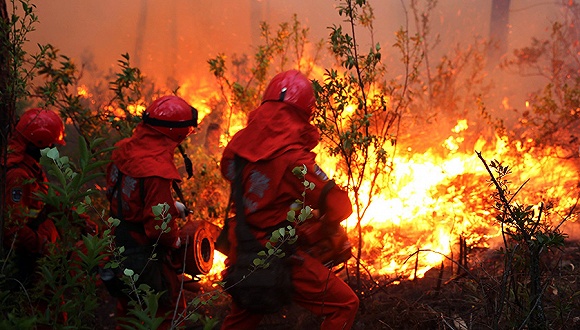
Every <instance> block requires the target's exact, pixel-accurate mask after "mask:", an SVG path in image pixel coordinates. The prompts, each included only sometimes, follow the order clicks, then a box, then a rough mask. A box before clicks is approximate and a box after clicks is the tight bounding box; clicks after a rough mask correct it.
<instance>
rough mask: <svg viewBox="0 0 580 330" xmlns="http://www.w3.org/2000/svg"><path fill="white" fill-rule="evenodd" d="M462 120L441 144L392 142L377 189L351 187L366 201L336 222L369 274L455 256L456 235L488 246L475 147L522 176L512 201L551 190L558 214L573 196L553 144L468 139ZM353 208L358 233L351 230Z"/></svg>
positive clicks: (483, 175) (415, 273)
mask: <svg viewBox="0 0 580 330" xmlns="http://www.w3.org/2000/svg"><path fill="white" fill-rule="evenodd" d="M349 109H350V108H347V110H346V111H349ZM350 111H354V110H352V109H350ZM238 126H239V127H243V125H242V124H240V125H238ZM468 128H469V125H468V120H466V119H460V120H457V123H456V125H455V126H454V127H453V128H452V129H451V130H450V134H449V136H448V137H447V138H445V139H444V140H443V141H442V142H441V144H440V146H442V147H443V148H431V149H428V150H427V151H425V152H423V153H414V152H413V148H412V147H410V146H409V147H404V146H403V147H402V148H401V149H400V150H406V152H399V153H398V154H396V156H395V157H393V158H392V164H389V165H390V166H392V168H394V170H393V171H392V172H389V169H388V168H385V171H384V174H383V175H381V176H380V178H379V180H380V182H379V185H380V186H381V187H382V189H381V191H380V193H379V194H375V195H373V196H370V197H369V189H370V187H369V184H368V183H367V185H364V186H362V187H361V190H360V191H359V194H358V196H354V195H351V199H352V201H356V200H358V202H359V205H361V207H364V205H367V204H368V203H369V202H370V206H369V208H368V209H367V210H366V211H364V214H358V215H357V212H356V211H355V212H354V213H353V214H352V215H351V217H349V218H348V219H346V220H345V221H344V222H343V225H344V226H345V227H346V228H347V231H348V233H349V238H350V240H351V243H352V244H353V246H354V248H355V249H354V251H353V252H354V254H355V255H357V254H358V253H359V252H360V256H361V258H360V260H361V264H362V265H363V267H364V268H365V269H366V270H367V271H368V272H370V273H371V274H373V276H381V277H387V278H395V279H404V278H410V279H412V278H415V277H417V278H421V277H423V276H425V274H426V273H427V272H428V271H429V270H430V269H432V268H433V267H439V266H440V265H441V263H442V262H443V261H444V260H445V259H446V258H454V257H455V258H456V259H457V258H458V257H459V256H458V250H459V247H458V242H459V240H460V239H463V240H465V242H466V244H467V245H468V246H470V247H478V246H479V247H490V246H491V245H492V244H493V243H492V240H493V238H496V237H499V235H500V234H501V228H500V226H499V224H498V223H497V222H496V220H495V218H494V214H493V207H492V202H491V200H490V196H491V193H492V190H493V186H491V185H490V183H489V179H490V176H489V173H488V172H487V169H486V167H485V165H484V164H483V162H482V161H481V159H479V158H478V156H477V154H476V152H475V151H480V152H481V153H482V156H483V157H484V159H485V160H486V161H487V162H488V163H489V161H490V160H492V159H497V160H501V162H502V163H503V164H506V165H509V166H510V168H512V172H513V174H512V175H511V176H510V180H512V181H513V182H514V183H520V184H521V183H523V182H525V181H526V180H528V179H529V182H528V183H527V185H526V187H525V188H524V189H523V190H522V191H521V192H520V193H519V194H518V196H519V198H520V201H519V202H520V203H527V204H536V203H538V202H539V201H544V202H546V201H545V198H546V197H548V198H550V197H552V198H553V200H552V201H550V203H552V202H554V205H553V206H552V207H553V213H555V214H565V213H566V210H567V209H569V208H570V207H572V206H573V205H574V204H575V203H576V201H577V200H576V196H575V195H573V196H571V195H570V192H572V191H576V183H577V182H578V179H579V175H578V172H577V170H576V168H575V167H574V164H573V163H572V162H567V161H563V160H562V159H555V158H553V157H550V156H549V154H550V153H552V152H553V150H536V149H529V150H528V149H526V148H525V146H524V145H523V144H521V143H520V144H515V147H514V146H513V144H510V143H509V140H508V139H507V137H505V136H495V137H494V138H493V139H490V138H486V137H483V136H481V137H479V138H478V139H477V140H476V141H475V142H472V145H471V147H470V146H467V145H466V143H467V142H466V141H467V140H466V138H465V137H464V136H463V134H465V133H467V131H468ZM462 150H463V151H462ZM316 152H317V154H318V158H317V161H318V163H319V165H320V166H321V168H323V169H325V170H327V171H328V172H327V174H328V175H329V177H331V178H334V180H335V181H336V182H337V183H339V184H340V183H343V184H344V183H346V182H347V178H346V177H343V176H341V174H340V173H339V172H338V171H336V169H337V168H339V167H338V166H337V164H339V159H336V158H333V157H331V156H329V155H326V154H325V153H324V148H323V146H318V147H317V149H316ZM355 197H356V198H355ZM359 215H361V216H362V218H361V221H360V226H361V237H360V240H359V237H358V230H356V224H357V216H359ZM359 242H360V243H361V244H360V245H359ZM359 250H360V251H359ZM223 259H224V256H223V255H219V254H217V255H216V260H214V267H213V269H212V272H211V274H209V276H212V275H216V276H217V275H219V273H220V272H221V271H222V269H223ZM355 262H356V261H355V259H354V258H353V259H351V260H350V263H351V264H354V263H355ZM218 278H219V277H218ZM393 283H398V280H394V281H393Z"/></svg>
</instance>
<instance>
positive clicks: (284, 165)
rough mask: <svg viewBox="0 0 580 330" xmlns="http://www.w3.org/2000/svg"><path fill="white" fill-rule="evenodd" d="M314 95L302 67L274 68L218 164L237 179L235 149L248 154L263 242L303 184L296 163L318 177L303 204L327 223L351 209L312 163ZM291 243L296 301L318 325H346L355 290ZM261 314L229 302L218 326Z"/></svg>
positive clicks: (255, 221) (249, 209)
mask: <svg viewBox="0 0 580 330" xmlns="http://www.w3.org/2000/svg"><path fill="white" fill-rule="evenodd" d="M314 103H315V99H314V91H313V87H312V84H311V82H310V81H309V80H308V79H307V78H306V77H305V76H304V75H303V74H302V73H300V72H299V71H296V70H290V71H286V72H283V73H280V74H278V75H276V76H275V77H274V78H273V79H272V80H271V82H270V83H269V85H268V86H267V88H266V91H265V92H264V95H263V98H262V104H261V106H260V107H258V108H257V109H255V110H254V111H252V112H251V113H250V115H249V119H248V124H247V127H246V128H244V129H242V130H241V131H239V132H238V133H237V134H235V135H234V137H233V138H232V140H231V142H230V143H229V144H228V145H227V146H226V148H225V150H224V153H223V157H222V161H221V171H222V174H223V176H224V177H225V178H226V179H227V180H229V181H230V182H232V181H233V180H234V173H235V170H234V157H235V155H238V156H240V157H242V158H244V159H246V160H247V161H248V163H247V165H246V166H245V168H244V170H243V172H242V173H243V174H242V181H243V182H244V205H245V209H244V212H245V214H246V222H247V223H248V224H249V226H250V228H252V232H253V234H254V235H255V236H256V238H257V239H258V240H261V241H262V242H265V241H266V240H267V237H268V236H269V235H270V234H271V233H272V230H273V229H275V228H279V227H281V226H283V225H281V224H282V223H283V222H284V221H285V220H286V217H287V213H288V211H289V210H290V208H291V205H292V204H293V203H294V202H295V201H296V200H302V196H301V194H302V192H303V191H304V185H303V183H302V180H300V179H298V178H297V177H296V176H295V175H294V174H293V173H292V169H293V168H295V167H298V166H302V165H306V167H307V174H306V177H305V179H306V180H307V181H309V182H312V183H314V184H315V188H314V190H308V191H306V205H309V206H310V207H312V208H313V209H318V210H320V211H321V213H322V214H323V216H324V218H325V219H326V220H325V221H328V222H329V223H335V224H338V223H340V221H342V220H344V219H346V218H347V217H348V216H349V215H350V214H351V213H352V205H351V202H350V199H349V197H348V195H347V193H346V192H345V191H344V190H341V189H340V188H339V187H338V186H336V185H332V181H330V180H329V179H328V177H327V176H326V174H325V173H324V172H323V171H322V169H321V168H320V167H318V165H316V163H315V156H316V155H315V153H314V152H312V149H313V148H314V147H316V145H317V144H318V141H319V133H318V130H317V128H316V127H315V126H313V125H312V124H311V123H310V118H311V116H312V112H313V109H314ZM325 187H326V188H325ZM236 211H237V210H236ZM307 221H308V220H307ZM229 228H230V229H229V233H228V238H229V241H230V242H231V247H230V250H229V253H228V260H226V264H228V263H230V262H233V261H234V260H235V251H236V234H235V230H234V228H235V219H233V218H232V220H231V223H230V225H229ZM296 249H297V251H296V252H295V256H297V257H299V258H300V259H301V260H303V263H301V264H300V265H294V266H293V267H292V284H293V287H294V288H293V289H294V294H293V301H294V302H295V303H297V304H298V305H300V306H302V307H304V308H306V309H307V310H309V311H310V312H312V313H314V314H316V315H319V316H321V317H323V318H324V321H323V322H322V325H321V329H328V330H335V329H350V328H351V327H352V324H353V322H354V318H355V316H356V313H357V310H358V306H359V299H358V297H357V295H356V294H355V293H354V292H353V290H352V289H351V288H350V287H349V286H348V285H347V284H346V283H345V282H344V281H343V280H341V279H340V278H339V277H337V276H336V275H335V274H334V273H333V272H332V271H331V270H330V269H328V268H327V267H325V266H324V265H323V264H322V263H321V262H320V261H319V260H317V259H316V258H314V257H312V256H310V255H309V254H307V253H306V252H305V251H304V250H303V249H301V247H300V246H298V247H297V248H296ZM262 317H263V314H255V313H251V312H249V311H247V310H244V309H242V308H240V307H239V306H236V304H235V303H232V306H231V310H230V312H229V314H228V315H227V317H226V318H225V320H224V322H223V324H222V329H232V330H233V329H235V330H245V329H255V328H256V327H257V326H258V324H259V323H260V321H261V319H262Z"/></svg>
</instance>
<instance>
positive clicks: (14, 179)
mask: <svg viewBox="0 0 580 330" xmlns="http://www.w3.org/2000/svg"><path fill="white" fill-rule="evenodd" d="M54 144H60V145H64V144H65V142H64V125H63V122H62V120H61V118H60V117H59V116H58V115H57V114H56V113H55V112H53V111H51V110H47V109H40V108H33V109H29V110H27V111H26V112H24V114H23V115H22V116H21V118H20V120H19V121H18V123H17V124H16V129H15V131H14V134H13V135H12V137H11V138H10V140H9V141H8V153H7V158H6V164H5V169H6V194H5V198H6V209H7V211H8V217H7V221H6V225H5V228H4V237H3V239H4V248H5V249H8V250H13V251H14V256H15V261H16V266H17V269H18V278H19V279H20V280H21V281H23V282H24V283H25V284H26V283H28V282H29V281H30V280H31V277H32V276H33V275H34V274H35V272H36V271H35V267H36V260H37V259H38V258H39V257H40V256H42V255H43V254H45V253H47V245H48V243H55V242H56V241H57V240H58V239H59V233H58V231H57V229H56V226H55V224H54V222H53V221H52V220H51V219H50V218H48V217H47V212H46V211H45V205H44V203H43V202H42V201H41V200H40V199H39V198H38V197H37V194H46V193H47V192H48V187H47V186H46V184H45V183H46V181H47V179H46V175H45V173H44V171H43V169H42V167H41V166H40V163H39V160H40V150H41V149H44V148H47V147H52V146H53V145H54Z"/></svg>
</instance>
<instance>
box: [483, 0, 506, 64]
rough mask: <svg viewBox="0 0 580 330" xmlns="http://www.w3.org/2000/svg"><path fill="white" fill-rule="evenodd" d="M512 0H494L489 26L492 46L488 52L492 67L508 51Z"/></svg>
mask: <svg viewBox="0 0 580 330" xmlns="http://www.w3.org/2000/svg"><path fill="white" fill-rule="evenodd" d="M510 1H511V0H492V5H491V20H490V28H489V40H490V47H489V50H488V54H487V55H488V63H489V66H490V67H494V66H496V65H497V64H499V60H500V58H501V57H502V56H503V55H505V54H506V53H507V51H508V36H509V18H510Z"/></svg>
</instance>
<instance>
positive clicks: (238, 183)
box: [232, 155, 263, 251]
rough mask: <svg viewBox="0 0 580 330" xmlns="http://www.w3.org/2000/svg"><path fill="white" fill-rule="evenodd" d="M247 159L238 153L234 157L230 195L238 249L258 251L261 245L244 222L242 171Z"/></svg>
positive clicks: (261, 247)
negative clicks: (234, 212) (233, 209)
mask: <svg viewBox="0 0 580 330" xmlns="http://www.w3.org/2000/svg"><path fill="white" fill-rule="evenodd" d="M247 163H248V161H247V160H246V159H244V158H242V157H240V156H238V155H236V156H235V158H234V168H235V171H236V176H235V178H234V182H233V184H232V196H233V200H234V204H235V206H236V228H235V230H236V237H237V239H238V247H237V249H238V251H260V250H262V249H263V246H262V245H261V244H260V243H259V242H258V240H257V239H256V237H255V236H254V235H253V234H252V232H251V231H250V228H249V227H248V224H247V223H246V213H245V212H244V189H243V178H242V173H243V170H244V167H245V166H246V164H247Z"/></svg>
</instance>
